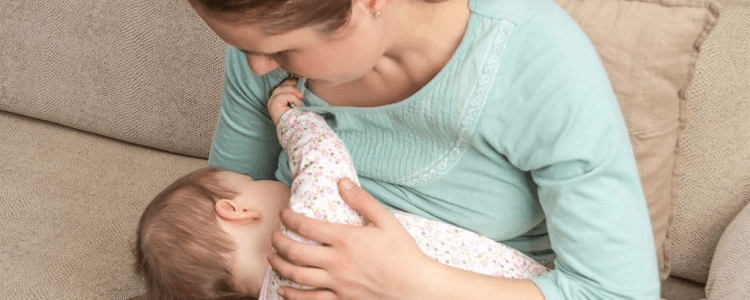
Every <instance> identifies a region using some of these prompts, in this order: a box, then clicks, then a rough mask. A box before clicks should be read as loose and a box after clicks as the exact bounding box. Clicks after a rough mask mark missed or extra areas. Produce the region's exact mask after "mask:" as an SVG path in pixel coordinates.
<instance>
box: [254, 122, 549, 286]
mask: <svg viewBox="0 0 750 300" xmlns="http://www.w3.org/2000/svg"><path fill="white" fill-rule="evenodd" d="M277 134H278V138H279V142H280V143H281V146H282V147H283V148H284V151H286V152H287V154H288V155H289V165H290V168H291V170H292V173H293V175H294V181H293V182H292V196H291V199H290V200H289V206H290V208H291V209H292V210H293V211H295V212H297V213H301V214H303V215H306V216H308V217H312V218H316V219H319V220H324V221H328V222H333V223H342V224H352V225H363V224H364V221H363V218H362V216H361V215H359V214H358V213H357V212H356V211H354V210H352V209H351V208H349V206H348V205H347V204H346V203H344V200H343V199H341V196H340V195H339V192H338V187H337V185H336V183H337V182H338V180H339V179H341V178H344V177H348V178H349V179H351V180H352V181H353V182H354V183H356V184H358V185H359V181H358V179H357V175H356V173H355V170H354V164H353V163H352V160H351V158H350V156H349V152H348V151H347V149H346V147H345V146H344V144H343V142H342V141H341V140H340V139H339V138H338V136H336V134H335V133H334V132H333V130H331V128H330V127H328V125H327V124H326V122H325V120H324V119H323V118H322V117H321V116H319V115H317V114H315V113H311V112H306V111H303V110H299V109H290V110H289V111H287V112H286V113H284V114H283V115H282V116H281V118H280V120H279V124H278V126H277ZM394 214H395V215H396V218H397V219H398V220H399V221H400V222H401V224H402V225H403V226H404V228H406V230H407V231H408V232H409V234H410V235H411V236H412V237H413V238H414V239H415V241H416V242H417V244H418V245H419V248H420V249H421V250H422V251H423V252H424V253H425V254H427V255H428V256H430V257H432V258H433V259H435V260H436V261H438V262H440V263H443V264H446V265H449V266H452V267H456V268H460V269H464V270H468V271H472V272H476V273H480V274H484V275H490V276H499V277H506V278H518V279H526V278H530V277H533V276H538V275H541V274H544V273H546V272H547V269H546V268H545V267H544V266H542V265H541V264H539V263H537V262H536V261H534V260H533V259H531V258H529V257H528V256H526V255H524V254H523V253H521V252H519V251H517V250H515V249H513V248H510V247H508V246H505V245H502V244H500V243H497V242H495V241H493V240H490V239H489V238H486V237H484V236H482V235H479V234H477V233H474V232H471V231H467V230H465V229H461V228H458V227H456V226H453V225H449V224H447V223H441V222H437V221H434V220H430V219H426V218H423V217H419V216H416V215H413V214H408V213H404V212H399V211H394ZM283 230H284V233H285V234H287V235H288V236H290V237H291V238H293V239H295V240H297V241H299V242H303V243H308V244H315V242H313V241H309V240H306V239H304V238H302V237H300V236H297V235H296V234H294V233H293V232H290V231H287V230H286V229H283ZM281 285H293V286H298V285H296V284H293V283H291V282H290V281H288V280H285V279H282V278H281V277H280V276H279V275H278V274H277V273H276V272H275V271H273V269H271V268H269V269H268V271H267V272H266V276H265V279H264V281H263V287H262V289H261V292H260V297H259V299H260V300H264V299H266V300H268V299H274V300H276V299H278V300H281V297H279V296H278V294H277V293H276V291H277V290H278V288H279V286H281Z"/></svg>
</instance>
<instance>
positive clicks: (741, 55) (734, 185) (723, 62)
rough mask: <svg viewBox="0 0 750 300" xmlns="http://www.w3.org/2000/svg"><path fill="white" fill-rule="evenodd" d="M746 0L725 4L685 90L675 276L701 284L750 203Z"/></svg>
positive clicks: (749, 11)
mask: <svg viewBox="0 0 750 300" xmlns="http://www.w3.org/2000/svg"><path fill="white" fill-rule="evenodd" d="M748 49H750V1H748V0H743V1H741V2H740V1H732V2H722V16H721V21H720V22H719V23H718V24H717V26H716V28H715V29H714V31H713V32H712V33H711V35H710V36H709V38H708V39H707V40H706V42H705V43H704V44H703V52H702V54H701V57H700V59H699V60H698V63H697V72H696V74H695V82H694V84H693V86H692V88H691V89H690V90H689V91H688V93H687V94H686V95H687V101H686V109H687V111H688V113H689V118H687V120H686V122H685V130H684V133H683V137H682V149H681V153H682V161H681V163H680V166H679V169H678V170H679V172H680V180H679V183H678V184H679V189H680V194H681V196H680V201H679V203H678V204H677V209H676V213H675V219H674V226H673V227H672V230H671V231H670V241H671V243H672V254H671V256H672V258H673V259H672V261H673V263H672V275H674V276H679V277H682V278H687V279H690V280H692V281H696V282H706V280H707V278H708V272H709V266H710V264H711V258H712V255H713V253H714V248H715V247H716V244H717V243H718V242H719V238H720V237H721V234H722V232H723V231H724V228H726V226H727V224H729V222H730V221H731V220H732V218H734V216H735V215H736V214H737V213H738V212H739V211H740V210H741V209H742V208H743V207H745V205H746V203H748V201H750V52H748V51H749V50H748Z"/></svg>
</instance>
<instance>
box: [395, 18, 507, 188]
mask: <svg viewBox="0 0 750 300" xmlns="http://www.w3.org/2000/svg"><path fill="white" fill-rule="evenodd" d="M512 28H513V24H511V23H510V22H508V21H501V22H500V24H498V27H497V34H495V36H494V37H493V40H492V43H491V46H490V50H489V51H487V54H486V56H485V58H484V64H483V67H482V70H481V73H480V75H479V76H477V83H476V85H474V87H473V90H472V91H471V93H470V94H469V100H468V101H467V103H466V105H465V106H464V109H463V113H462V117H461V120H460V122H461V124H460V127H459V131H458V135H457V137H456V140H455V141H454V143H453V145H452V146H451V147H450V148H449V150H448V151H447V152H446V153H445V154H444V155H443V156H442V157H440V158H438V159H437V160H436V161H435V163H433V164H431V165H429V166H427V167H426V168H424V169H422V170H420V171H418V172H415V173H414V174H411V175H409V176H407V177H404V178H401V179H398V180H396V181H397V182H398V183H400V184H403V185H407V186H416V185H421V184H425V183H427V182H429V181H431V180H433V179H435V178H437V177H439V176H440V175H442V174H445V173H446V172H447V171H448V170H449V169H450V168H451V167H452V166H454V165H455V164H456V163H457V162H458V160H459V158H460V157H461V156H462V155H463V154H464V153H465V152H466V150H467V149H468V146H469V140H470V138H471V137H472V134H473V133H474V130H475V129H476V125H477V123H478V121H479V117H480V115H481V112H482V110H483V108H484V105H485V103H486V102H487V99H488V97H489V92H490V89H491V88H492V86H493V84H494V83H495V76H496V75H497V70H498V69H499V67H500V62H501V58H502V54H503V52H504V50H505V47H506V46H507V44H508V38H509V37H510V31H511V29H512Z"/></svg>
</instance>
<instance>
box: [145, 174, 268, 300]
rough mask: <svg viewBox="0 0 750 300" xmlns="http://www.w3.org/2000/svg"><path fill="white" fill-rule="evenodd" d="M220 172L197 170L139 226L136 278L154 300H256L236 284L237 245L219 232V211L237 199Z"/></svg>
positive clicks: (156, 203) (158, 199)
mask: <svg viewBox="0 0 750 300" xmlns="http://www.w3.org/2000/svg"><path fill="white" fill-rule="evenodd" d="M219 172H221V170H219V169H216V168H211V167H207V168H202V169H199V170H196V171H194V172H192V173H190V174H188V175H186V176H184V177H182V178H180V179H178V180H176V181H175V182H174V183H172V184H171V185H169V186H168V187H167V188H166V189H164V190H163V191H162V192H161V193H159V195H157V196H156V197H155V198H154V199H153V200H152V201H151V203H149V205H148V206H147V207H146V209H145V211H144V212H143V215H142V216H141V220H140V222H139V223H138V230H137V237H136V244H135V249H133V255H134V256H135V264H134V268H135V273H136V274H138V275H140V276H141V277H143V278H144V279H145V282H146V289H147V293H148V295H149V297H150V299H153V300H156V299H170V300H177V299H225V300H229V299H254V298H253V297H249V296H247V295H242V294H240V293H239V292H237V291H236V290H235V288H234V287H233V284H232V275H231V270H232V268H231V266H230V264H231V260H230V259H229V257H230V253H231V252H232V251H233V248H234V242H233V241H232V240H231V239H230V238H229V236H228V235H227V234H226V232H224V230H223V229H222V228H221V227H220V226H219V224H218V222H217V220H216V212H215V209H214V205H215V203H216V201H218V200H220V199H232V198H234V196H236V194H237V193H236V192H233V191H231V190H229V189H227V188H224V187H221V186H220V185H219V184H218V182H219V178H218V173H219Z"/></svg>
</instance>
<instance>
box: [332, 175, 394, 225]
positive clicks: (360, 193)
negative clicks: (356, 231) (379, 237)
mask: <svg viewBox="0 0 750 300" xmlns="http://www.w3.org/2000/svg"><path fill="white" fill-rule="evenodd" d="M338 187H339V194H341V198H342V199H344V202H346V204H348V205H349V207H351V208H352V209H353V210H355V211H357V212H359V213H360V214H362V216H363V217H364V218H365V220H366V222H369V223H374V224H375V225H382V224H381V223H382V222H381V221H382V220H383V218H384V217H387V216H389V215H391V212H390V211H388V209H387V208H385V206H383V205H382V204H380V202H378V200H377V199H375V198H373V197H372V196H371V195H370V194H369V193H367V191H365V190H364V189H362V188H361V187H359V186H357V185H356V184H354V182H352V180H351V179H349V178H342V179H341V180H339V182H338Z"/></svg>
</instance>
